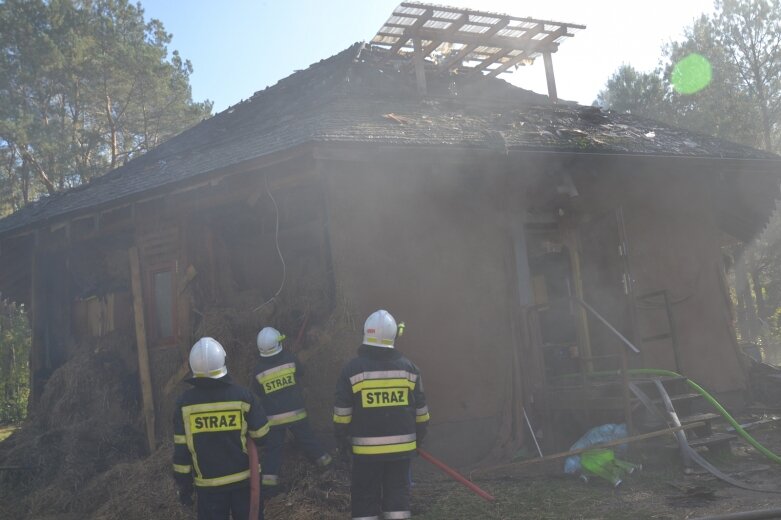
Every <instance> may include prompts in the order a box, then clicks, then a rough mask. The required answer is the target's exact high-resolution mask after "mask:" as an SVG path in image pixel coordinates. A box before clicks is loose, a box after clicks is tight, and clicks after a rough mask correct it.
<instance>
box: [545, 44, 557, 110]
mask: <svg viewBox="0 0 781 520" xmlns="http://www.w3.org/2000/svg"><path fill="white" fill-rule="evenodd" d="M542 61H543V62H544V63H545V79H547V80H548V97H549V98H550V100H551V101H553V102H554V103H555V102H557V101H558V100H559V96H558V94H556V78H555V77H554V76H553V60H552V59H551V53H550V52H543V53H542Z"/></svg>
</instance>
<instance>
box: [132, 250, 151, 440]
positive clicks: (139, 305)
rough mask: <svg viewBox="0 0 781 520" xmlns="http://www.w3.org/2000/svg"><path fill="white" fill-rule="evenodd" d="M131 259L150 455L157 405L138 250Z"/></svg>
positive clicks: (139, 365)
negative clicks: (150, 362) (147, 339)
mask: <svg viewBox="0 0 781 520" xmlns="http://www.w3.org/2000/svg"><path fill="white" fill-rule="evenodd" d="M128 257H129V259H130V279H131V285H132V290H133V314H134V317H135V322H136V345H137V350H138V377H139V378H140V380H141V396H142V399H143V409H144V422H145V423H146V440H147V446H148V448H149V453H152V452H154V451H155V446H156V442H155V403H154V399H153V396H152V374H151V372H150V370H149V351H148V350H147V344H146V326H145V321H144V297H143V293H142V291H141V265H140V261H139V257H138V248H137V247H135V246H134V247H131V248H130V249H129V250H128Z"/></svg>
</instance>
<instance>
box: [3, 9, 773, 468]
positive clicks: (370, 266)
mask: <svg viewBox="0 0 781 520" xmlns="http://www.w3.org/2000/svg"><path fill="white" fill-rule="evenodd" d="M578 28H579V27H578V26H575V25H572V24H562V23H555V22H548V21H540V20H532V19H521V18H514V17H509V16H503V15H492V14H490V13H481V12H476V11H467V10H463V9H449V8H441V7H433V6H427V5H425V4H402V6H400V7H399V9H398V10H397V13H395V14H394V17H392V18H391V19H390V20H389V21H388V23H387V24H386V26H385V27H383V29H382V30H381V31H380V33H379V34H378V36H377V37H376V38H375V40H374V41H373V42H372V43H370V44H356V45H354V46H352V47H350V48H348V49H346V50H345V51H343V52H341V53H339V54H337V55H335V56H333V57H331V58H328V59H325V60H323V61H321V62H319V63H316V64H314V65H312V66H311V67H309V68H308V69H306V70H303V71H299V72H296V73H294V74H293V75H291V76H290V77H288V78H285V79H283V80H281V81H280V82H279V83H277V84H276V85H274V86H272V87H269V88H267V89H265V90H263V91H260V92H257V93H256V94H255V95H254V96H253V97H252V98H251V99H248V100H246V101H243V102H241V103H239V104H237V105H235V106H233V107H231V108H229V109H228V110H226V111H224V112H222V113H220V114H217V115H216V116H214V117H212V118H210V119H207V120H205V121H203V122H201V123H200V124H198V125H196V126H195V127H193V128H191V129H189V130H187V131H185V132H183V133H182V134H180V135H178V136H176V137H174V138H172V139H170V140H169V141H168V142H166V143H164V144H162V145H161V146H159V147H158V148H157V149H155V150H152V151H150V152H149V153H147V154H145V155H143V156H141V157H138V158H135V159H133V160H131V161H129V162H128V163H127V164H125V165H123V166H121V167H119V168H117V169H116V170H114V171H111V172H109V173H108V174H106V175H105V176H103V177H101V178H97V179H95V180H93V181H92V182H90V183H89V184H87V185H84V186H80V187H78V188H74V189H71V190H68V191H65V192H63V193H59V194H56V195H53V196H49V197H45V198H42V199H41V200H39V201H37V202H35V203H33V204H31V205H29V206H28V207H26V208H24V209H22V210H20V211H18V212H17V213H15V214H12V215H10V216H8V217H6V218H5V219H3V220H0V291H2V294H3V295H4V297H8V298H10V299H12V300H15V301H18V302H23V303H25V304H26V305H27V306H28V308H29V309H30V315H31V324H32V330H33V354H32V359H31V368H32V370H31V372H32V373H33V376H32V377H33V381H32V389H33V390H32V402H33V404H32V406H33V408H34V407H35V401H36V399H37V398H38V397H39V396H40V395H41V392H42V389H43V388H44V386H45V384H46V381H47V379H48V378H49V377H50V376H51V374H52V373H53V372H54V371H56V370H57V368H58V367H59V366H61V365H62V364H64V363H66V362H67V360H68V359H69V357H70V356H71V355H72V354H73V352H74V349H77V348H83V345H85V344H88V345H89V348H91V349H93V351H94V352H95V353H96V355H105V356H109V357H111V358H116V359H119V360H121V362H122V363H124V364H125V365H126V367H127V369H128V370H129V371H130V372H131V373H133V374H135V373H136V372H137V373H138V377H139V380H140V384H139V395H140V396H141V397H140V399H139V401H140V402H141V403H143V410H144V417H145V418H146V425H147V435H148V437H149V441H150V443H154V442H155V440H156V439H157V441H159V440H160V439H167V438H168V433H169V428H170V425H168V424H167V422H168V421H167V417H169V415H168V414H167V413H166V411H167V410H168V409H169V408H170V402H171V401H172V399H173V395H174V394H175V393H176V392H177V391H178V389H179V387H178V385H179V384H180V382H181V380H182V379H183V378H184V377H185V376H186V375H187V353H188V351H189V348H190V346H191V345H192V343H193V341H194V340H195V339H197V337H198V336H199V335H200V334H203V333H209V334H213V335H214V336H215V337H216V338H217V339H218V340H220V341H223V343H224V344H225V346H226V348H227V350H228V361H229V367H230V369H231V370H232V371H233V373H234V374H239V380H240V381H243V382H246V381H247V378H248V377H249V373H248V370H249V366H251V364H252V363H251V360H252V359H253V356H254V355H255V353H256V351H255V347H254V334H255V333H256V332H257V330H259V328H260V327H261V326H263V325H274V326H276V327H277V328H279V329H280V330H283V331H284V332H286V333H287V335H288V337H289V338H290V339H289V347H290V348H293V349H295V350H297V351H298V353H299V355H300V356H301V357H302V358H304V360H305V362H306V363H307V364H309V365H310V366H311V367H312V369H310V371H309V372H310V376H309V379H308V382H307V383H306V384H307V385H308V388H309V395H308V401H309V408H310V410H311V415H312V416H313V418H314V421H315V425H316V427H317V428H318V429H320V430H327V429H328V428H330V426H329V424H328V423H329V421H330V413H331V408H330V407H331V405H332V403H331V398H330V396H331V392H332V387H333V382H334V381H335V379H336V375H337V370H338V369H339V367H340V365H341V364H342V362H343V361H344V360H345V359H346V358H348V357H349V356H350V355H352V353H353V351H354V349H355V348H356V347H357V346H358V344H359V342H360V338H361V336H360V327H361V325H362V323H363V320H364V319H365V317H366V316H367V315H368V314H369V313H370V312H371V311H373V310H375V309H378V308H385V309H388V310H389V311H391V312H392V313H393V314H394V315H395V316H396V317H397V319H399V320H404V321H405V322H406V324H407V329H406V333H405V335H404V336H403V338H401V339H400V340H399V342H398V348H399V349H400V350H402V351H404V352H407V353H409V354H410V356H411V357H412V358H413V359H414V360H415V361H416V363H417V364H418V365H419V366H420V367H421V369H422V372H423V374H424V381H425V388H426V392H427V394H428V397H429V402H430V407H431V410H432V434H431V440H430V441H429V446H430V447H431V449H432V451H434V452H441V453H446V454H449V455H451V457H452V460H454V461H458V460H459V459H460V460H461V461H467V460H476V459H479V458H481V457H483V456H485V455H486V454H488V453H489V452H491V451H492V450H493V449H501V448H502V447H503V446H514V445H517V443H518V442H519V441H520V440H521V439H522V437H523V435H524V433H523V432H524V425H523V422H522V421H523V411H524V409H526V410H527V411H528V412H529V414H530V415H531V416H532V417H533V418H535V420H539V421H543V420H546V421H547V419H544V418H546V417H547V418H550V417H554V416H555V415H556V414H557V413H562V414H564V415H566V414H567V413H570V412H569V411H572V410H578V411H581V412H582V411H583V410H588V411H591V412H590V413H591V416H592V417H594V420H596V418H597V417H599V418H600V420H601V419H603V418H609V417H616V418H617V420H620V419H621V418H622V417H623V416H624V415H623V414H624V412H625V405H626V399H625V396H622V393H621V391H620V390H617V391H616V392H615V394H614V395H612V396H607V397H606V396H604V395H600V396H599V399H592V394H590V393H589V391H587V390H585V389H584V388H585V387H584V386H583V384H580V383H577V382H578V381H581V379H580V378H578V377H575V378H574V381H575V382H574V383H573V378H572V374H576V375H577V376H582V375H583V374H588V373H592V372H600V371H615V370H618V369H621V367H635V368H639V367H653V368H664V369H671V370H676V371H678V372H682V373H684V374H686V375H688V376H689V377H691V378H693V379H695V380H696V381H698V382H699V383H701V384H702V385H704V386H706V387H707V388H709V389H710V390H712V391H713V392H715V393H717V394H718V395H721V396H724V397H727V398H730V399H729V402H733V403H740V401H741V399H742V397H743V394H744V391H745V389H746V384H747V382H746V374H745V372H744V368H743V364H742V360H741V355H740V352H739V350H738V345H737V343H736V339H735V332H734V330H733V329H732V317H731V302H730V297H729V289H728V287H727V285H726V281H725V274H724V263H723V259H722V253H721V247H722V245H723V244H724V243H725V242H727V241H731V240H742V241H748V240H750V239H751V238H752V237H753V236H755V235H756V234H757V233H758V232H759V231H760V230H761V229H762V228H763V226H764V225H765V223H766V222H767V220H768V218H769V215H770V213H771V211H772V209H773V207H774V204H775V200H776V198H777V196H778V194H779V192H778V182H779V173H780V172H781V159H779V157H777V156H775V155H772V154H768V153H765V152H761V151H758V150H755V149H751V148H748V147H745V146H740V145H737V144H733V143H729V142H724V141H721V140H718V139H715V138H711V137H707V136H704V135H697V134H693V133H691V132H687V131H684V130H681V129H678V128H672V127H669V126H665V125H663V124H660V123H658V122H656V121H652V120H646V119H642V118H639V117H635V116H632V115H628V114H618V113H610V112H604V111H602V110H600V109H598V108H594V107H586V106H579V105H577V104H573V103H569V102H563V101H560V100H558V99H556V91H555V80H554V77H553V71H552V62H551V54H552V53H554V52H555V51H556V50H557V49H558V45H559V43H560V42H561V41H562V40H563V39H565V38H566V37H568V36H570V35H571V34H572V31H573V30H575V29H578ZM537 57H542V59H543V60H544V62H545V65H546V70H547V71H548V78H549V92H548V95H541V94H535V93H533V92H530V91H526V90H523V89H520V88H517V87H514V86H512V85H510V84H508V83H506V82H504V81H503V80H501V79H498V78H496V76H497V75H498V74H501V73H502V72H505V71H507V70H509V69H511V68H512V67H513V66H515V65H518V64H521V63H525V62H528V61H530V60H533V59H534V58H537ZM118 337H125V338H132V341H129V342H122V341H116V342H113V343H112V342H111V341H110V339H111V338H118ZM627 343H631V345H632V346H634V347H636V349H637V350H638V351H639V352H637V353H636V352H634V350H633V349H631V348H629V345H628V344H627ZM118 344H122V345H125V346H124V347H122V348H120V347H116V346H115V345H118ZM242 378H243V379H242ZM167 407H168V408H167ZM155 417H157V421H156V422H155V421H154V418H155ZM546 424H547V423H546ZM467 447H468V448H469V449H468V450H467V449H465V448H467Z"/></svg>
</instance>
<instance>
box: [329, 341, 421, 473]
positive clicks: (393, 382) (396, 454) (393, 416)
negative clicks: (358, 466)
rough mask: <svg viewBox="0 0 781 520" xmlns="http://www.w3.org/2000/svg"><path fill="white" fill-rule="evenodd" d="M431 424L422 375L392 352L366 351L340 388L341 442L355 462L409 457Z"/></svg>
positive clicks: (341, 378) (346, 370) (336, 409)
mask: <svg viewBox="0 0 781 520" xmlns="http://www.w3.org/2000/svg"><path fill="white" fill-rule="evenodd" d="M428 421H429V413H428V407H427V406H426V397H425V395H424V394H423V381H422V380H421V377H420V370H418V367H416V366H415V364H414V363H412V362H411V361H410V360H408V359H407V358H405V357H404V356H402V355H401V353H399V352H398V351H397V350H395V349H392V348H383V347H373V346H368V345H361V346H360V348H359V349H358V356H357V357H355V358H353V359H352V360H350V361H349V362H348V363H347V365H345V367H344V368H343V369H342V373H341V375H340V376H339V381H338V382H337V384H336V406H335V407H334V423H335V427H336V434H337V437H347V436H349V437H351V443H352V452H353V455H355V456H371V457H376V458H378V459H380V458H381V459H386V460H391V459H398V458H406V457H409V456H410V455H411V454H412V453H413V452H414V451H415V448H416V447H417V444H416V440H417V439H420V440H421V441H422V440H423V436H424V435H425V433H426V426H427V425H428Z"/></svg>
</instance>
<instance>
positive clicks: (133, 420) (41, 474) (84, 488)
mask: <svg viewBox="0 0 781 520" xmlns="http://www.w3.org/2000/svg"><path fill="white" fill-rule="evenodd" d="M250 299H254V302H257V299H256V298H255V297H254V296H251V297H250V296H249V295H248V296H247V300H250ZM296 301H297V302H300V301H302V300H301V299H300V298H299V299H297V300H296ZM247 303H248V304H247V305H239V306H238V307H239V308H235V307H231V308H229V307H217V308H211V309H209V310H207V311H204V312H202V313H201V320H200V322H199V323H198V324H197V328H196V331H195V334H194V336H202V335H210V336H213V337H215V338H217V339H219V341H220V342H221V343H223V345H224V346H225V348H226V350H227V351H228V368H229V371H230V373H231V374H232V375H233V377H234V379H235V380H236V381H237V382H239V383H240V384H244V385H247V384H248V383H249V382H250V381H251V377H252V368H253V366H254V364H255V360H256V357H257V350H256V349H255V346H254V344H255V341H254V339H255V335H256V334H257V332H258V330H259V329H260V327H262V326H265V325H273V326H276V327H277V328H279V329H280V330H283V331H284V332H286V333H287V334H288V337H289V338H290V339H289V340H288V341H287V342H286V346H288V347H292V346H293V345H296V347H297V354H298V355H299V357H300V358H301V359H302V361H303V362H304V364H305V367H306V368H307V370H306V375H305V377H304V378H303V380H302V384H303V385H304V389H305V397H306V398H307V406H308V410H309V412H310V417H311V418H312V420H313V426H314V427H315V430H319V431H320V434H321V437H322V440H323V441H324V442H325V443H326V444H328V443H329V441H330V430H331V426H330V414H331V410H332V406H333V401H332V399H333V397H332V396H333V387H334V383H335V380H336V376H337V374H338V371H339V369H340V368H341V365H342V363H343V362H344V360H345V359H346V358H347V357H349V356H351V355H352V353H353V351H354V349H355V347H356V346H357V344H358V342H359V341H360V336H359V335H357V333H356V330H355V326H354V323H353V322H352V319H351V317H350V315H349V312H348V311H347V306H346V304H343V305H336V309H333V307H331V308H332V309H333V310H332V312H326V310H325V309H326V306H325V305H324V303H325V302H324V300H323V301H319V300H317V299H311V298H310V300H307V301H306V303H307V305H306V306H303V307H301V306H296V307H295V308H294V307H293V306H292V305H288V302H287V301H286V300H285V299H283V298H280V299H278V300H275V301H274V302H272V303H270V304H269V305H267V306H266V307H264V308H263V309H261V310H260V312H257V311H256V310H255V308H253V306H252V305H249V303H250V302H249V301H248V302H247ZM305 323H306V326H304V324H305ZM132 343H133V338H123V337H118V336H116V337H110V338H106V337H104V338H100V339H96V340H94V341H93V342H92V343H91V344H84V345H80V346H78V347H75V348H74V349H72V350H71V352H70V359H69V360H68V361H67V362H66V363H65V364H63V365H62V366H61V367H59V368H58V369H57V370H56V371H55V372H54V373H53V374H52V375H51V377H50V378H49V380H48V381H47V384H46V387H45V389H44V391H43V394H42V395H41V397H40V400H39V403H38V406H37V407H36V410H35V411H34V414H33V415H32V416H31V417H30V418H29V419H28V421H27V422H26V424H25V425H23V427H22V428H21V429H20V430H18V431H17V432H16V433H14V434H13V435H12V436H11V437H10V438H9V439H7V440H6V441H4V442H2V443H0V466H24V467H26V468H27V469H24V470H20V471H16V470H14V471H0V518H13V519H19V520H23V519H47V518H52V519H53V518H57V519H59V520H71V519H73V520H75V519H79V520H82V519H96V520H108V519H115V518H116V519H119V518H122V519H148V518H166V519H173V520H184V519H190V518H194V511H187V510H185V509H184V508H183V507H181V506H180V505H179V503H178V501H177V499H176V494H175V488H174V483H173V479H172V477H171V469H170V468H171V466H170V464H171V450H172V446H171V443H170V440H169V439H170V435H168V434H167V433H168V432H169V431H170V424H168V423H170V420H168V417H170V408H171V406H172V402H173V400H174V399H175V394H176V393H178V392H179V391H180V390H182V389H183V388H184V385H180V387H177V388H176V389H175V391H174V392H173V395H171V396H166V397H165V398H160V401H159V402H158V406H159V407H160V410H159V414H158V430H159V433H161V432H162V433H161V435H160V438H161V439H162V440H163V441H165V443H164V444H163V445H162V446H161V447H160V448H159V449H158V450H156V452H155V453H153V454H152V455H151V456H147V455H146V453H145V452H146V449H145V436H144V426H143V421H142V416H141V414H140V409H141V406H140V402H141V398H140V390H139V385H138V381H137V375H136V374H135V367H132V366H128V360H127V358H128V356H127V355H126V353H127V351H128V349H131V350H132V348H133V346H132ZM171 352H173V353H174V354H172V356H174V357H176V355H178V354H175V353H176V351H171ZM181 362H182V360H181V359H172V361H171V363H181ZM157 390H158V388H156V389H155V391H156V392H157ZM159 395H161V394H160V393H156V396H159ZM163 401H164V402H163ZM169 401H170V402H169ZM282 475H283V485H284V486H285V487H286V488H287V491H288V492H287V493H286V494H284V495H281V496H279V497H276V498H275V499H273V500H272V501H271V502H270V503H269V504H268V506H267V510H268V512H269V518H289V519H291V520H308V519H312V520H314V519H318V520H323V519H325V520H328V519H331V518H334V519H335V518H344V517H345V516H346V511H348V510H349V478H348V474H347V472H346V471H345V470H344V469H341V470H339V469H337V470H328V471H327V472H325V473H320V472H318V470H317V469H316V468H315V467H314V466H312V465H311V464H309V463H308V462H307V461H306V460H305V459H304V458H303V457H302V456H301V455H299V454H297V452H296V451H295V450H291V452H290V453H288V454H287V458H286V463H285V466H284V468H283V471H282Z"/></svg>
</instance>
